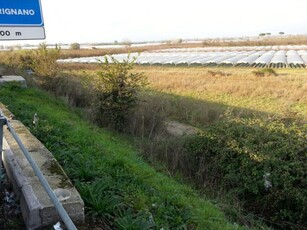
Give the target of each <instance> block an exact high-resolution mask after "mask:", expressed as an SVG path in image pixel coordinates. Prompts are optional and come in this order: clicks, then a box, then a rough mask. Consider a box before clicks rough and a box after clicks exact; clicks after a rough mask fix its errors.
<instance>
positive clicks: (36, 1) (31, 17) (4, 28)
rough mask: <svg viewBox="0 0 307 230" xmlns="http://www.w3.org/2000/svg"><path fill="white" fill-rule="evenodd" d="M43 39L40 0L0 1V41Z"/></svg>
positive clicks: (43, 30)
mask: <svg viewBox="0 0 307 230" xmlns="http://www.w3.org/2000/svg"><path fill="white" fill-rule="evenodd" d="M45 38H46V36H45V29H44V20H43V14H42V7H41V2H40V0H0V40H37V39H45Z"/></svg>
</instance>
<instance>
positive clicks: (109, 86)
mask: <svg viewBox="0 0 307 230" xmlns="http://www.w3.org/2000/svg"><path fill="white" fill-rule="evenodd" d="M129 58H130V57H129V56H128V59H127V60H124V61H123V62H122V63H121V62H119V61H117V60H116V59H115V58H113V57H111V60H112V63H110V62H109V61H108V59H107V58H105V62H104V63H102V64H101V70H100V71H99V72H98V79H97V80H96V81H95V82H94V83H93V84H94V86H93V87H94V95H93V98H94V102H93V109H94V112H95V121H96V122H97V123H98V124H99V125H101V126H109V127H113V128H116V129H119V130H121V129H122V128H123V126H124V123H125V120H126V118H127V115H128V113H129V112H130V110H131V109H132V108H133V107H134V106H135V105H136V104H137V94H138V91H139V89H140V88H141V87H142V86H144V85H145V84H146V79H145V77H144V76H143V75H142V74H140V73H134V72H132V69H133V65H134V62H135V59H132V60H131V61H130V60H129Z"/></svg>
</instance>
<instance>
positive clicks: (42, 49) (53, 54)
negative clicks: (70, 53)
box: [28, 44, 61, 91]
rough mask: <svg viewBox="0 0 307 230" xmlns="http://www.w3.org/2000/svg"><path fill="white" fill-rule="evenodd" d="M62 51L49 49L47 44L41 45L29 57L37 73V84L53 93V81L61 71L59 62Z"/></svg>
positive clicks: (57, 48)
mask: <svg viewBox="0 0 307 230" xmlns="http://www.w3.org/2000/svg"><path fill="white" fill-rule="evenodd" d="M60 51H61V48H60V47H56V48H55V49H48V48H47V45H46V44H40V46H39V48H38V49H36V50H33V53H32V54H31V56H30V57H29V58H31V59H32V60H31V61H28V62H30V67H31V69H32V70H33V71H34V73H35V77H36V82H37V83H38V84H39V85H40V86H41V87H42V88H44V89H46V90H48V91H52V89H53V85H52V83H53V82H52V81H53V79H54V78H55V77H56V75H57V73H58V71H59V68H58V63H57V60H58V59H59V57H60Z"/></svg>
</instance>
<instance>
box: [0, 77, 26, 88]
mask: <svg viewBox="0 0 307 230" xmlns="http://www.w3.org/2000/svg"><path fill="white" fill-rule="evenodd" d="M11 82H17V83H19V84H20V86H21V87H24V88H26V87H27V82H26V80H25V79H24V78H23V77H21V76H2V77H0V87H1V85H5V84H7V83H11Z"/></svg>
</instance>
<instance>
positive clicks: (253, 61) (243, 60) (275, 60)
mask: <svg viewBox="0 0 307 230" xmlns="http://www.w3.org/2000/svg"><path fill="white" fill-rule="evenodd" d="M113 57H114V58H115V59H116V60H117V61H119V62H123V61H124V60H127V58H128V55H127V54H117V55H113ZM107 58H108V61H109V62H112V59H111V58H110V57H107ZM129 58H130V59H133V58H135V59H136V60H135V62H136V64H139V65H173V66H181V65H182V66H193V65H195V66H242V67H249V66H250V67H272V68H286V67H290V68H306V66H307V50H298V51H296V50H278V51H276V50H270V51H264V50H262V51H256V50H255V51H223V52H222V51H220V52H213V51H211V52H165V53H162V52H159V53H158V52H151V53H147V52H144V53H141V54H136V53H133V54H130V57H129ZM104 61H105V57H86V58H74V59H63V60H59V62H65V63H67V62H68V63H69V62H73V63H100V62H104Z"/></svg>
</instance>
